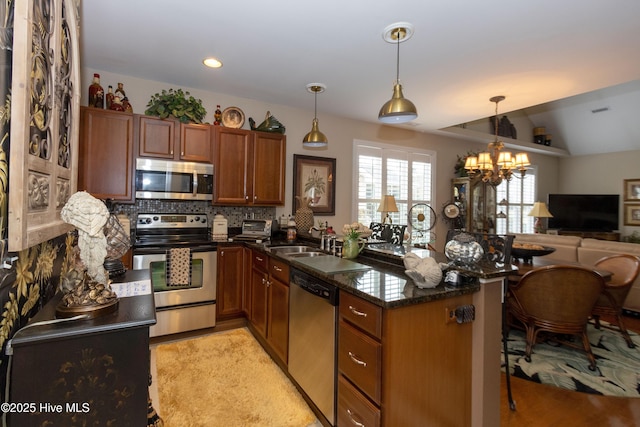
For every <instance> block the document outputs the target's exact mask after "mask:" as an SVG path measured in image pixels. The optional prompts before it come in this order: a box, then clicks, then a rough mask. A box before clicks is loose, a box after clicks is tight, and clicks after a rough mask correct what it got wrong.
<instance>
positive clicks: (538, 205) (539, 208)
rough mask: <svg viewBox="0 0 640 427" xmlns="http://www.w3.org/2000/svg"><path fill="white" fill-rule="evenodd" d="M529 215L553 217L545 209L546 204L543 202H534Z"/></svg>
mask: <svg viewBox="0 0 640 427" xmlns="http://www.w3.org/2000/svg"><path fill="white" fill-rule="evenodd" d="M529 216H534V217H536V218H553V215H551V212H549V209H547V205H546V204H544V203H543V202H535V203H534V204H533V209H531V212H529Z"/></svg>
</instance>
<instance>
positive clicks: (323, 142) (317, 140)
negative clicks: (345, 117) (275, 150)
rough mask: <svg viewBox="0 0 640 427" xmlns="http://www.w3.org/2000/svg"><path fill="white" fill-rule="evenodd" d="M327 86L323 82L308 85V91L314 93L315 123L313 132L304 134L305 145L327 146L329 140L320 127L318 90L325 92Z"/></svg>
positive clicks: (303, 142)
mask: <svg viewBox="0 0 640 427" xmlns="http://www.w3.org/2000/svg"><path fill="white" fill-rule="evenodd" d="M326 88H327V87H326V86H325V85H324V84H322V83H309V84H308V85H307V91H309V92H312V93H313V94H314V107H313V123H312V125H311V132H309V133H308V134H306V135H305V136H304V139H303V140H302V146H303V147H326V146H327V144H328V143H329V141H327V137H326V136H325V135H324V133H322V132H320V129H318V117H317V115H318V92H324V90H325V89H326Z"/></svg>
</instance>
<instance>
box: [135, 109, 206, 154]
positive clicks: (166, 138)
mask: <svg viewBox="0 0 640 427" xmlns="http://www.w3.org/2000/svg"><path fill="white" fill-rule="evenodd" d="M137 118H138V119H137V120H138V129H139V148H138V157H154V158H159V159H167V160H183V161H189V162H207V163H211V162H212V158H213V143H212V140H211V138H212V132H211V126H210V125H205V124H187V123H180V122H179V121H177V120H164V119H159V118H157V117H149V116H137Z"/></svg>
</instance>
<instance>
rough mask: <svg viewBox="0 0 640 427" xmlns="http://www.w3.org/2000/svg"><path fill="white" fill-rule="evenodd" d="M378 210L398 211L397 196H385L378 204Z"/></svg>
mask: <svg viewBox="0 0 640 427" xmlns="http://www.w3.org/2000/svg"><path fill="white" fill-rule="evenodd" d="M378 212H398V205H396V198H395V197H393V196H391V195H387V196H384V197H383V198H382V200H381V201H380V206H378Z"/></svg>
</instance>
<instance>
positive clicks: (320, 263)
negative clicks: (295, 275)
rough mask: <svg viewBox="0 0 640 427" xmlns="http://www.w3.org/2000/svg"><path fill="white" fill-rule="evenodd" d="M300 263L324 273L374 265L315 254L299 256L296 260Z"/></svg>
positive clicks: (359, 269)
mask: <svg viewBox="0 0 640 427" xmlns="http://www.w3.org/2000/svg"><path fill="white" fill-rule="evenodd" d="M296 262H299V263H300V264H304V265H306V266H307V267H310V268H313V269H315V270H318V271H321V272H323V273H340V272H343V271H364V270H370V269H371V268H372V267H371V266H368V265H364V264H360V263H359V262H355V261H351V260H348V259H342V258H338V257H335V256H331V255H327V256H315V257H309V258H299V259H297V260H296Z"/></svg>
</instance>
